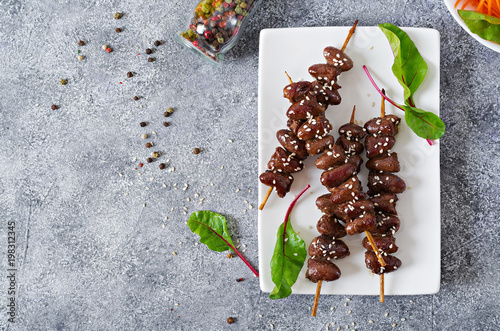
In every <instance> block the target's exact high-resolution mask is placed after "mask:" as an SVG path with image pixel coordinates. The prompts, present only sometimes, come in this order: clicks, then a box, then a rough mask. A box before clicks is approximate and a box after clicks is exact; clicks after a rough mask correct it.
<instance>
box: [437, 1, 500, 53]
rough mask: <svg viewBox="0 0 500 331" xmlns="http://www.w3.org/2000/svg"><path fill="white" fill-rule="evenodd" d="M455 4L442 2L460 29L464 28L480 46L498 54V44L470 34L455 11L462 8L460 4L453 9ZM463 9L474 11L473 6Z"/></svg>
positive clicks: (499, 45)
mask: <svg viewBox="0 0 500 331" xmlns="http://www.w3.org/2000/svg"><path fill="white" fill-rule="evenodd" d="M455 2H456V0H444V3H445V4H446V7H448V10H449V11H450V13H451V15H452V16H453V18H454V19H455V21H457V22H458V24H460V25H461V26H462V28H464V30H465V31H467V32H468V33H469V34H470V35H471V36H472V37H474V39H476V40H477V41H479V42H480V43H481V44H483V45H484V46H486V47H488V48H490V49H492V50H494V51H496V52H498V53H500V44H497V43H495V42H493V41H489V40H486V39H483V38H481V37H479V36H478V35H477V34H475V33H472V32H470V30H469V28H468V27H467V25H466V24H465V22H464V20H463V19H462V18H461V17H460V15H458V10H457V9H460V8H462V4H459V5H458V6H457V8H455ZM465 9H466V10H474V6H471V5H468V6H467V7H465Z"/></svg>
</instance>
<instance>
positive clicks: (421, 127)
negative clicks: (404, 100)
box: [403, 105, 446, 140]
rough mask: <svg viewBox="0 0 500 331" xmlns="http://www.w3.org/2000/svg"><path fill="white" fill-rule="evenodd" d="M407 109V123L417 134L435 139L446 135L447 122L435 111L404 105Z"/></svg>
mask: <svg viewBox="0 0 500 331" xmlns="http://www.w3.org/2000/svg"><path fill="white" fill-rule="evenodd" d="M403 107H404V110H405V121H406V124H408V126H409V127H410V128H411V129H412V130H413V132H415V133H416V134H417V136H419V137H422V138H424V139H430V140H435V139H439V138H441V137H442V136H443V135H444V132H445V129H446V127H445V124H444V123H443V121H442V120H441V119H440V118H439V116H437V115H436V114H434V113H431V112H428V111H425V110H422V109H419V108H416V107H411V106H408V105H405V106H403Z"/></svg>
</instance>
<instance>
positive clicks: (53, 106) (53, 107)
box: [50, 105, 59, 110]
mask: <svg viewBox="0 0 500 331" xmlns="http://www.w3.org/2000/svg"><path fill="white" fill-rule="evenodd" d="M50 108H52V110H56V109H57V108H59V107H58V106H56V105H52V106H50Z"/></svg>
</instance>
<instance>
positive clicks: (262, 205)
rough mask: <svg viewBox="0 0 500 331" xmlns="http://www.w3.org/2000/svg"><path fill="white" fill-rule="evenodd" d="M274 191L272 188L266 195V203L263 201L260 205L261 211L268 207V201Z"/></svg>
mask: <svg viewBox="0 0 500 331" xmlns="http://www.w3.org/2000/svg"><path fill="white" fill-rule="evenodd" d="M272 191H273V188H272V187H270V188H269V190H267V193H266V196H265V197H264V201H262V203H261V204H260V206H259V210H262V209H264V206H265V205H266V203H267V199H269V196H270V195H271V192H272Z"/></svg>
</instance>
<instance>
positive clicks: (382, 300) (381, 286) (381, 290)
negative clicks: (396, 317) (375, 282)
mask: <svg viewBox="0 0 500 331" xmlns="http://www.w3.org/2000/svg"><path fill="white" fill-rule="evenodd" d="M384 301H385V297H384V274H380V302H381V303H384Z"/></svg>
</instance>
